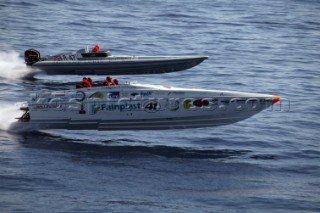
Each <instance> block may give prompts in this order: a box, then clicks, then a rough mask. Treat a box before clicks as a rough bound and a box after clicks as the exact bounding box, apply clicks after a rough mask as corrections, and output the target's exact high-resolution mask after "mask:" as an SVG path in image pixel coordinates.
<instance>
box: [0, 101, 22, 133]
mask: <svg viewBox="0 0 320 213" xmlns="http://www.w3.org/2000/svg"><path fill="white" fill-rule="evenodd" d="M21 105H22V103H15V104H12V103H1V108H0V130H4V131H7V130H9V129H10V127H11V124H13V123H14V122H16V121H17V119H16V118H18V117H21V115H22V111H21V110H20V106H21Z"/></svg>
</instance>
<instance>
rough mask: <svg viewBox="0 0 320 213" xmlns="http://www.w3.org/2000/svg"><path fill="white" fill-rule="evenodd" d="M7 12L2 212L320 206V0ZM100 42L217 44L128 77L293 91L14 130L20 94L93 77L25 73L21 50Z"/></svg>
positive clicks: (64, 1) (23, 7)
mask: <svg viewBox="0 0 320 213" xmlns="http://www.w3.org/2000/svg"><path fill="white" fill-rule="evenodd" d="M0 14H1V19H0V66H1V67H0V73H1V76H0V106H1V107H0V108H1V109H0V122H1V124H0V128H1V130H0V212H319V211H320V179H319V177H320V144H319V141H320V136H319V130H320V107H319V106H320V101H319V100H320V73H319V72H320V71H319V70H320V2H319V1H316V0H306V1H302V0H262V1H253V0H238V1H220V0H217V1H215V0H214V1H212V0H202V1H191V0H185V1H178V0H161V1H160V0H151V1H142V0H136V1H115V0H110V1H102V0H100V1H98V0H93V1H84V0H80V1H72V0H59V1H49V0H42V1H37V0H34V1H18V0H2V1H1V2H0ZM96 43H99V44H100V46H101V47H103V48H107V49H109V50H111V51H112V53H113V54H128V55H185V54H199V55H208V56H209V57H210V59H209V60H207V61H205V62H203V63H202V64H201V65H199V66H197V67H195V68H192V69H190V70H186V71H183V72H177V73H168V74H161V75H143V76H119V78H120V80H122V81H138V82H140V83H152V84H165V85H172V86H177V87H189V88H207V89H221V90H235V91H246V92H259V93H267V94H274V95H280V96H281V97H282V99H283V101H282V103H281V105H280V104H277V105H276V107H275V108H273V109H272V110H266V111H264V112H262V113H260V114H258V115H256V116H254V117H252V118H250V119H248V120H245V121H242V122H239V123H237V124H233V125H229V126H223V127H216V128H202V129H191V130H170V131H126V132H97V131H63V130H59V131H58V130H55V131H42V132H30V133H23V134H21V133H12V132H8V131H7V129H8V125H9V124H10V122H11V121H12V120H14V115H13V114H14V112H13V108H14V104H15V103H16V102H21V101H26V100H28V99H29V95H30V93H31V92H33V91H37V90H39V89H68V88H73V87H74V82H76V81H78V80H79V79H80V78H81V77H82V76H46V75H37V76H36V78H35V79H33V80H22V79H20V78H19V77H18V76H19V75H18V74H21V73H24V72H25V71H26V70H25V67H24V64H23V60H22V54H23V52H24V51H25V50H26V49H28V48H31V47H33V48H36V49H38V50H39V51H40V52H41V53H44V54H53V53H57V52H60V51H73V50H76V49H80V48H83V47H85V46H86V45H89V46H91V45H94V44H96ZM19 54H20V56H19ZM100 78H101V77H99V76H95V77H94V76H93V79H94V80H99V79H100Z"/></svg>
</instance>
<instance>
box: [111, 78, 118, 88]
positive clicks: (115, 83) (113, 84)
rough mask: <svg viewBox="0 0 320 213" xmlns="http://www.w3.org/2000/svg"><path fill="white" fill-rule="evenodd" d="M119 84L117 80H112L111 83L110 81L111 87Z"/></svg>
mask: <svg viewBox="0 0 320 213" xmlns="http://www.w3.org/2000/svg"><path fill="white" fill-rule="evenodd" d="M118 84H119V82H118V79H114V80H113V81H112V84H111V85H112V86H116V85H118Z"/></svg>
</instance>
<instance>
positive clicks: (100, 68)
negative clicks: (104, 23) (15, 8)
mask: <svg viewBox="0 0 320 213" xmlns="http://www.w3.org/2000/svg"><path fill="white" fill-rule="evenodd" d="M24 57H25V62H26V64H27V65H28V67H31V68H33V69H37V70H42V71H44V72H45V73H47V74H48V75H74V74H79V75H82V74H95V75H133V74H157V73H166V72H176V71H181V70H186V69H189V68H192V67H194V66H196V65H198V64H200V63H201V62H202V61H204V60H205V59H208V57H207V56H113V55H111V54H110V52H109V51H106V50H99V46H98V45H96V46H94V48H93V49H92V50H91V51H89V50H88V48H84V49H80V50H78V51H76V52H74V53H59V54H55V55H51V56H47V57H44V58H41V56H40V52H39V51H37V50H35V49H28V50H26V51H25V54H24Z"/></svg>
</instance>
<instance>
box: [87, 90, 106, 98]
mask: <svg viewBox="0 0 320 213" xmlns="http://www.w3.org/2000/svg"><path fill="white" fill-rule="evenodd" d="M103 97H104V95H103V93H102V92H95V93H93V94H92V95H90V96H89V98H100V99H103Z"/></svg>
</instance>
